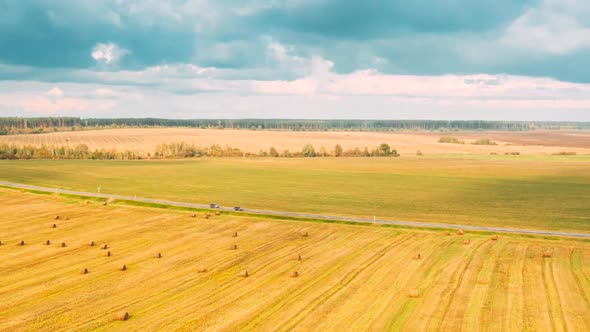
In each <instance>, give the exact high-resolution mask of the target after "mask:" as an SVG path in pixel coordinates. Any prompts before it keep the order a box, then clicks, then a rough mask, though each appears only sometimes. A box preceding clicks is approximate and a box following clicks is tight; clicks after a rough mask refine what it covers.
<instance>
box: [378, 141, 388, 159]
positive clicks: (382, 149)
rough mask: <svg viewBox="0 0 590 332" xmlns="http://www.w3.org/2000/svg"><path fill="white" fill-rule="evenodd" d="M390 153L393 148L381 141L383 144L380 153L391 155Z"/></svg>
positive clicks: (380, 146)
mask: <svg viewBox="0 0 590 332" xmlns="http://www.w3.org/2000/svg"><path fill="white" fill-rule="evenodd" d="M390 153H391V148H390V147H389V144H387V143H381V145H379V154H380V155H383V156H389V155H390Z"/></svg>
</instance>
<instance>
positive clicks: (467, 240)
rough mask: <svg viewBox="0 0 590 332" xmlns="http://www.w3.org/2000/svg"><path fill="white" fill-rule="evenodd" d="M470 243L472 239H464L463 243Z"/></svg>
mask: <svg viewBox="0 0 590 332" xmlns="http://www.w3.org/2000/svg"><path fill="white" fill-rule="evenodd" d="M469 243H471V241H470V240H469V239H465V240H463V244H469Z"/></svg>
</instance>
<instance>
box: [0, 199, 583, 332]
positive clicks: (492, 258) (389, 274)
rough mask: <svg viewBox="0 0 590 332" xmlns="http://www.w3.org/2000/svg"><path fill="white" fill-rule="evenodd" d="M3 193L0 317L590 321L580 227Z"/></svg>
mask: <svg viewBox="0 0 590 332" xmlns="http://www.w3.org/2000/svg"><path fill="white" fill-rule="evenodd" d="M0 202H1V204H2V206H3V209H2V218H1V219H0V236H1V239H0V241H2V245H1V246H0V255H1V256H2V260H0V276H1V280H2V282H1V283H0V313H1V314H0V315H1V318H2V319H0V330H3V331H15V330H36V331H53V330H56V329H63V328H64V324H67V326H68V329H70V330H80V331H82V330H91V329H101V330H102V329H121V330H141V331H146V330H162V329H166V330H168V331H172V330H176V329H178V330H227V331H235V330H237V329H240V330H265V331H266V330H288V329H289V330H291V329H292V330H301V331H308V330H321V331H327V330H334V331H342V330H359V329H364V330H386V329H391V330H404V331H409V330H425V329H427V330H439V329H442V330H448V331H457V330H459V329H463V330H468V331H472V330H519V331H520V330H549V329H552V330H556V331H561V330H575V331H588V330H589V329H590V302H589V299H590V243H588V242H583V241H574V240H542V239H534V238H522V237H518V236H505V235H500V237H499V239H498V240H497V241H493V240H491V236H490V235H484V234H469V233H468V234H465V235H464V236H459V235H455V234H452V235H451V236H445V235H444V234H443V232H439V231H436V232H434V231H432V232H430V231H419V230H404V229H396V228H389V227H379V226H360V225H341V224H323V223H315V222H295V221H287V220H272V219H256V218H247V217H235V216H226V215H221V216H213V217H212V218H211V219H204V218H203V217H202V212H201V213H198V217H197V218H191V216H190V215H191V213H192V212H189V211H174V210H161V209H152V208H145V207H129V206H124V205H118V204H116V203H114V204H110V205H108V206H103V205H102V204H100V202H96V201H92V202H86V201H83V200H77V199H74V198H68V197H62V196H54V195H37V194H30V193H23V192H19V191H16V190H6V189H0ZM55 215H60V216H61V218H60V219H59V220H55V219H54V216H55ZM66 217H67V219H66ZM17 221H18V222H17ZM53 223H56V228H52V226H51V225H52V224H53ZM234 232H238V236H237V237H232V234H233V233H234ZM302 232H308V234H309V236H308V237H303V236H302V235H301V234H302ZM467 239H468V240H470V243H468V244H464V240H467ZM21 240H24V241H25V245H24V246H20V245H17V243H19V242H20V241H21ZM46 240H50V241H51V244H50V245H46V244H45V241H46ZM91 241H94V242H95V244H96V245H95V246H90V242H91ZM62 242H64V243H65V244H66V246H65V247H61V245H60V244H61V243H62ZM103 244H108V246H109V249H108V251H111V253H112V255H111V256H110V257H107V256H106V255H105V252H106V251H107V250H101V249H100V248H99V247H98V246H99V245H103ZM232 244H237V249H236V250H230V246H231V245H232ZM156 253H161V255H162V257H161V258H154V254H156ZM417 254H420V256H421V257H420V259H414V258H415V256H416V255H417ZM549 254H550V256H551V257H544V256H549ZM294 255H301V260H300V261H299V260H293V259H292V257H293V256H294ZM123 264H124V265H126V267H127V269H126V271H121V270H120V267H121V266H122V265H123ZM202 267H206V272H199V270H200V269H201V268H202ZM83 268H87V269H88V271H89V273H88V274H80V271H81V269H83ZM243 270H247V271H248V272H249V276H248V277H247V278H244V277H240V276H238V274H239V273H240V271H243ZM293 271H297V272H298V273H299V277H296V278H291V277H289V274H290V273H291V272H293ZM412 290H417V291H418V293H419V296H418V297H416V298H412V297H410V296H409V294H410V292H411V291H412ZM120 311H128V312H129V314H130V318H129V320H127V321H117V320H115V315H116V313H118V312H120Z"/></svg>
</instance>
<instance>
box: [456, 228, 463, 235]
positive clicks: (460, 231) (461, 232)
mask: <svg viewBox="0 0 590 332" xmlns="http://www.w3.org/2000/svg"><path fill="white" fill-rule="evenodd" d="M463 234H465V232H463V230H462V229H458V230H457V235H463Z"/></svg>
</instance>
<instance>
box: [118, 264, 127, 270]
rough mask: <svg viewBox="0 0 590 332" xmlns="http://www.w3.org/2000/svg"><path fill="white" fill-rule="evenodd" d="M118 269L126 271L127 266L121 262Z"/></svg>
mask: <svg viewBox="0 0 590 332" xmlns="http://www.w3.org/2000/svg"><path fill="white" fill-rule="evenodd" d="M119 270H121V271H127V266H126V265H125V264H123V266H121V267H120V268H119Z"/></svg>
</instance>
